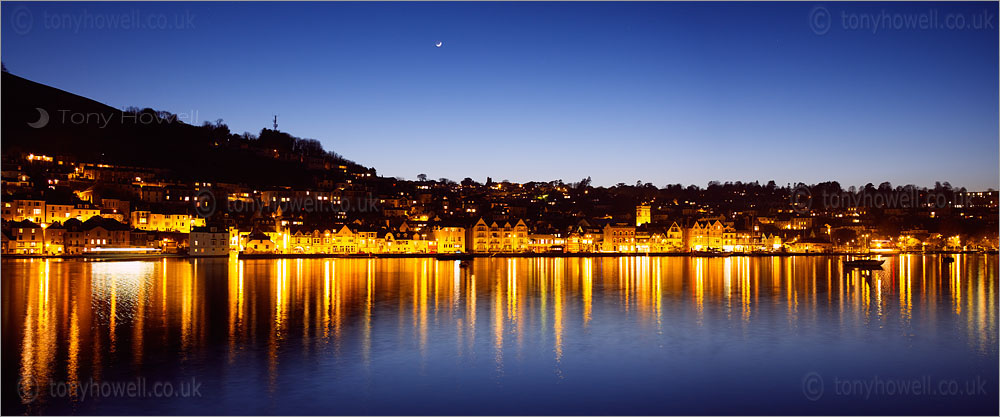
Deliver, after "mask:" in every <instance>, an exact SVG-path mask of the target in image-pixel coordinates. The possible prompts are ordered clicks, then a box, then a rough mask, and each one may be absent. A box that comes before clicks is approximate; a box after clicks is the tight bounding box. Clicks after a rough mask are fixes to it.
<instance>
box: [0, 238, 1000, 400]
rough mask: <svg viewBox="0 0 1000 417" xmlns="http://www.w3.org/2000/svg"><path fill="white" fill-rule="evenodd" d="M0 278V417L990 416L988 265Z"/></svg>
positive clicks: (347, 268) (358, 268)
mask: <svg viewBox="0 0 1000 417" xmlns="http://www.w3.org/2000/svg"><path fill="white" fill-rule="evenodd" d="M956 258H957V259H956V262H955V263H953V264H951V265H946V264H943V263H942V262H941V259H940V258H939V257H937V256H919V255H908V256H899V257H893V258H889V260H888V261H887V262H886V264H885V269H884V270H883V271H877V272H874V273H871V274H861V273H858V272H852V273H847V274H845V272H844V271H843V270H842V268H841V266H840V260H839V259H838V258H835V257H830V258H825V257H787V258H742V257H732V258H710V259H697V258H686V257H669V258H645V257H625V258H597V259H585V258H567V259H496V258H494V259H477V260H476V261H475V262H474V263H473V265H472V266H471V267H470V268H460V267H459V265H458V264H457V263H455V262H450V261H435V260H430V259H376V260H346V259H337V260H284V261H273V260H267V261H236V260H226V259H219V260H197V261H194V260H164V261H153V262H95V263H87V262H78V261H59V260H49V261H44V260H33V261H29V260H16V261H14V260H7V261H3V263H2V280H3V287H2V296H3V341H2V343H3V345H2V347H3V350H2V361H3V362H2V373H3V375H2V379H3V381H2V390H3V393H2V404H3V405H2V408H3V409H2V411H3V413H4V414H39V413H42V414H88V413H89V414H93V413H100V414H224V413H234V414H269V413H279V414H733V413H735V414H762V413H763V414H841V413H847V414H910V413H916V414H993V415H996V414H997V412H998V394H997V393H998V384H997V380H998V360H997V357H998V352H997V303H998V300H997V293H998V289H997V263H998V260H997V257H996V256H978V255H976V256H973V255H969V256H957V257H956Z"/></svg>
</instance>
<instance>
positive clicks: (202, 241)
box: [188, 226, 229, 256]
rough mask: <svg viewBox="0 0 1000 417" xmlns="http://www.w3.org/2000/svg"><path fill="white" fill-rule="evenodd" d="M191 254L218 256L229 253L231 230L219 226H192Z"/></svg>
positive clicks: (189, 238)
mask: <svg viewBox="0 0 1000 417" xmlns="http://www.w3.org/2000/svg"><path fill="white" fill-rule="evenodd" d="M188 242H190V250H189V251H188V253H189V254H191V255H193V256H216V255H226V254H228V253H229V231H228V230H226V229H224V228H222V227H217V226H198V227H193V228H191V235H190V236H189V237H188Z"/></svg>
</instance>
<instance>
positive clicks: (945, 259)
mask: <svg viewBox="0 0 1000 417" xmlns="http://www.w3.org/2000/svg"><path fill="white" fill-rule="evenodd" d="M941 262H943V263H946V264H950V263H952V262H955V258H954V257H952V256H945V257H944V259H941Z"/></svg>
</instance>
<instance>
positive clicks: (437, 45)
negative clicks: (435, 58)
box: [434, 41, 444, 48]
mask: <svg viewBox="0 0 1000 417" xmlns="http://www.w3.org/2000/svg"><path fill="white" fill-rule="evenodd" d="M441 45H444V42H441V41H438V43H435V44H434V46H436V47H438V48H440V47H441Z"/></svg>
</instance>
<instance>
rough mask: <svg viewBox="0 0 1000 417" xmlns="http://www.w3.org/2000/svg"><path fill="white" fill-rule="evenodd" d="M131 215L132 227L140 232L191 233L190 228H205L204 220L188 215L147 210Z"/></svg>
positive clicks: (137, 211)
mask: <svg viewBox="0 0 1000 417" xmlns="http://www.w3.org/2000/svg"><path fill="white" fill-rule="evenodd" d="M131 214H132V227H134V228H136V229H140V230H148V231H157V232H180V233H191V228H192V227H196V226H197V227H202V226H205V219H203V218H199V217H191V215H190V214H162V213H154V212H151V211H149V210H135V211H133V212H132V213H131Z"/></svg>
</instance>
